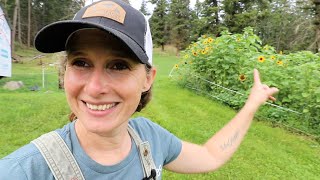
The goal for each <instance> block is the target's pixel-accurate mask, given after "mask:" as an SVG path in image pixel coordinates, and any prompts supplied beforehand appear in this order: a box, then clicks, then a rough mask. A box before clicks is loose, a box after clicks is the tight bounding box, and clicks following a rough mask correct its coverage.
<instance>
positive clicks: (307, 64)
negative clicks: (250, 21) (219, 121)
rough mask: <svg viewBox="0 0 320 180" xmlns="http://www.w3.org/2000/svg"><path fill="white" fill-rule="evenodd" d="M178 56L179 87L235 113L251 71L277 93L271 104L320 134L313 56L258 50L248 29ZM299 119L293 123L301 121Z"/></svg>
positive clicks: (207, 39)
mask: <svg viewBox="0 0 320 180" xmlns="http://www.w3.org/2000/svg"><path fill="white" fill-rule="evenodd" d="M181 54H182V56H181V57H182V58H181V61H180V63H179V64H177V65H175V67H174V69H175V73H176V74H177V75H178V77H179V79H177V80H178V82H179V83H180V84H183V85H185V86H189V87H190V86H192V87H193V88H197V89H199V90H201V91H205V92H206V93H209V94H211V96H214V97H216V98H217V99H222V100H223V101H225V102H227V103H228V105H230V106H232V107H234V108H240V107H241V106H242V105H243V103H244V101H245V97H246V96H241V95H240V94H242V95H247V94H248V93H249V91H250V88H251V86H252V84H253V75H252V70H253V69H254V68H257V69H258V70H259V71H260V74H261V77H262V81H263V82H264V83H266V84H268V85H269V86H276V87H278V88H279V89H280V93H279V94H278V95H277V99H278V100H277V102H276V103H277V105H279V106H284V107H286V108H290V109H292V110H294V111H295V112H301V113H302V115H303V117H310V118H309V120H303V121H310V122H308V123H306V122H304V123H301V124H304V125H306V124H307V126H308V128H309V129H311V131H312V130H315V132H320V131H319V130H320V119H319V117H320V79H319V77H320V57H319V54H314V53H312V52H309V51H300V52H296V53H290V54H284V53H283V52H282V51H279V52H277V51H276V50H275V48H274V47H272V46H269V45H262V42H261V40H260V38H259V37H258V36H257V35H255V34H254V30H253V29H252V28H250V27H248V28H245V29H244V32H243V33H242V34H231V33H230V32H228V31H223V32H222V33H221V36H220V37H212V36H208V35H206V36H202V37H200V38H199V39H198V41H197V42H194V43H192V44H190V45H189V47H188V48H187V49H186V50H185V51H183V52H182V53H181ZM176 67H179V68H176ZM221 87H225V88H221ZM226 89H229V90H226ZM230 90H231V91H230ZM232 92H233V93H232ZM235 92H236V93H235ZM266 112H269V111H266ZM266 116H268V117H271V118H276V119H277V120H278V121H286V119H287V118H288V116H289V114H288V113H284V112H283V111H277V112H275V111H270V113H267V114H266ZM300 118H301V116H299V118H296V121H302V120H301V119H300ZM307 119H308V118H307ZM310 119H312V120H310ZM314 119H316V120H314ZM316 130H317V131H316ZM319 134H320V133H319Z"/></svg>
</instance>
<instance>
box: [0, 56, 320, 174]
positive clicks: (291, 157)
mask: <svg viewBox="0 0 320 180" xmlns="http://www.w3.org/2000/svg"><path fill="white" fill-rule="evenodd" d="M177 61H178V59H177V58H175V57H173V56H166V55H160V54H156V55H155V59H154V64H155V66H156V67H157V69H158V74H157V78H156V82H155V84H154V86H153V88H154V89H153V90H154V97H153V100H152V101H151V103H150V104H149V105H148V107H147V108H146V109H144V110H143V111H142V112H141V113H138V114H135V116H145V117H147V118H149V119H152V120H153V121H155V122H157V123H159V124H160V125H162V126H163V127H165V128H167V129H168V130H169V131H171V132H172V133H174V134H176V135H177V136H178V137H180V138H181V139H183V140H187V141H191V142H194V143H199V144H202V143H205V142H206V140H207V139H208V138H209V137H211V136H212V135H213V134H214V133H215V132H216V131H218V130H219V129H220V128H221V127H222V126H223V125H224V124H225V123H226V122H228V121H229V120H230V119H231V118H232V117H233V116H234V115H235V114H236V112H235V111H234V110H232V109H231V108H228V107H226V106H224V105H222V104H221V103H218V102H215V101H213V100H211V99H209V98H207V97H204V96H200V95H197V94H195V93H194V92H192V91H190V90H188V89H184V88H182V87H179V86H178V85H176V83H175V82H173V81H172V80H171V79H170V78H169V77H168V74H169V72H170V70H171V68H172V66H173V65H174V64H175V63H176V62H177ZM32 64H33V63H31V64H28V65H27V66H30V67H28V68H25V66H24V65H23V64H22V65H15V66H14V68H16V69H15V70H14V71H15V72H26V73H27V72H28V73H29V72H31V73H32V72H38V71H39V67H35V65H34V64H33V65H32ZM32 67H35V68H32ZM40 71H41V69H40ZM21 78H23V77H21ZM7 80H8V79H2V80H0V85H1V84H3V83H4V81H7ZM26 81H28V80H26ZM50 81H54V83H52V84H55V83H56V82H57V79H54V77H52V80H50ZM0 112H1V114H0V134H1V136H0V157H3V156H5V155H7V154H9V153H10V152H12V151H13V150H15V149H17V148H19V147H20V146H22V145H24V144H26V143H28V142H30V141H31V140H32V139H34V138H36V137H37V136H39V135H41V134H43V133H45V132H48V131H50V130H54V129H56V128H59V127H62V126H63V125H64V124H65V123H67V122H68V120H67V116H68V113H69V108H68V106H67V103H66V100H65V96H64V93H63V91H61V90H57V89H55V88H54V86H52V87H51V88H50V91H47V90H46V89H43V90H41V91H38V92H29V91H28V90H27V89H24V90H20V91H19V93H17V92H9V91H7V90H0ZM319 172H320V145H319V144H318V143H316V142H315V141H312V140H310V139H308V138H307V137H304V136H299V135H295V134H292V133H290V132H287V131H286V130H283V129H281V128H273V127H271V126H270V125H269V123H267V122H257V121H255V122H254V123H253V124H252V127H251V128H250V130H249V133H248V135H247V136H246V138H245V140H244V142H243V144H242V145H241V146H240V148H239V150H238V151H237V152H236V153H235V155H234V156H233V158H232V159H231V160H230V161H229V162H228V163H227V164H226V165H225V166H223V167H222V168H220V169H219V170H217V171H216V172H213V173H208V174H199V175H181V174H176V173H171V172H167V171H165V172H164V177H163V179H197V180H198V179H320V174H319Z"/></svg>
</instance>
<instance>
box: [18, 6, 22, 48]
mask: <svg viewBox="0 0 320 180" xmlns="http://www.w3.org/2000/svg"><path fill="white" fill-rule="evenodd" d="M21 34H22V32H21V10H20V2H19V4H18V41H19V43H20V44H22V38H21Z"/></svg>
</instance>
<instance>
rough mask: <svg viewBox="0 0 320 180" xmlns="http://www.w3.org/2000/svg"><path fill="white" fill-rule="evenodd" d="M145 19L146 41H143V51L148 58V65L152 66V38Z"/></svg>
mask: <svg viewBox="0 0 320 180" xmlns="http://www.w3.org/2000/svg"><path fill="white" fill-rule="evenodd" d="M144 18H145V19H146V24H147V31H146V37H145V38H146V39H145V44H144V45H145V47H144V49H145V50H146V54H147V56H148V58H149V59H148V62H149V64H150V65H152V52H153V44H152V36H151V31H150V26H149V22H148V19H147V18H146V17H144Z"/></svg>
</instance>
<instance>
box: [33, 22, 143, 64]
mask: <svg viewBox="0 0 320 180" xmlns="http://www.w3.org/2000/svg"><path fill="white" fill-rule="evenodd" d="M84 28H98V29H101V30H104V31H107V32H110V33H111V34H113V35H114V36H116V37H118V38H119V39H120V40H121V41H123V43H125V44H126V45H127V46H128V47H129V48H130V49H131V50H132V52H133V53H134V54H135V55H136V56H137V57H138V58H139V60H140V61H141V63H143V64H149V63H148V56H147V55H146V52H144V50H143V48H142V47H140V46H139V45H138V44H137V43H136V42H135V41H134V40H133V39H131V38H130V37H128V36H127V35H125V34H124V33H122V32H120V31H118V30H115V29H112V28H110V27H105V26H102V25H99V24H95V23H90V22H84V21H78V20H66V21H59V22H56V23H52V24H50V25H48V26H46V27H44V28H43V29H41V30H40V31H39V32H38V33H37V35H36V37H35V41H34V44H35V47H36V49H37V50H38V51H40V52H43V53H55V52H61V51H65V50H66V49H65V45H66V41H67V39H68V37H69V36H70V35H71V34H72V33H73V32H75V31H77V30H80V29H84Z"/></svg>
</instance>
